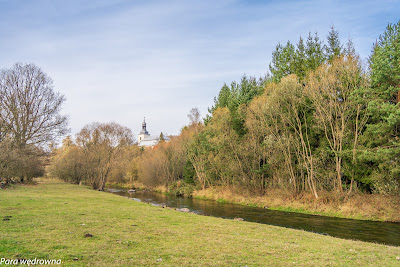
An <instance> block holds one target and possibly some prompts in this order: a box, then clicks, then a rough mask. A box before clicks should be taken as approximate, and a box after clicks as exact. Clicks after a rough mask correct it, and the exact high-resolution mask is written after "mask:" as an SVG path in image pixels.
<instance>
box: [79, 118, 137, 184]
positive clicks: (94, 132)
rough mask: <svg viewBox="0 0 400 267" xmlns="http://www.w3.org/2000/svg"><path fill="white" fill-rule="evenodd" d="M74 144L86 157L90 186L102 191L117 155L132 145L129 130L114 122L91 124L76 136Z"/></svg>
mask: <svg viewBox="0 0 400 267" xmlns="http://www.w3.org/2000/svg"><path fill="white" fill-rule="evenodd" d="M76 142H77V144H78V146H80V147H81V148H83V151H84V153H85V155H86V160H87V161H88V162H87V168H88V172H87V176H88V177H87V178H88V180H89V181H90V184H91V185H92V187H93V188H94V189H98V190H101V191H102V190H104V187H105V184H106V181H107V178H108V176H109V174H110V171H111V169H112V167H113V165H114V164H115V161H116V159H117V156H118V154H119V153H120V152H121V151H122V149H123V148H124V147H126V146H129V145H131V144H132V143H133V136H132V131H131V130H130V129H129V128H127V127H124V126H122V125H119V124H117V123H115V122H111V123H92V124H89V125H86V126H85V127H84V128H83V129H82V130H81V131H80V132H79V133H78V134H77V137H76ZM89 169H90V170H91V171H89Z"/></svg>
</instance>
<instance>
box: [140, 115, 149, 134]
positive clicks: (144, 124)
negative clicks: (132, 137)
mask: <svg viewBox="0 0 400 267" xmlns="http://www.w3.org/2000/svg"><path fill="white" fill-rule="evenodd" d="M140 133H141V134H146V135H147V134H149V133H148V132H147V130H146V117H144V118H143V123H142V131H141V132H140Z"/></svg>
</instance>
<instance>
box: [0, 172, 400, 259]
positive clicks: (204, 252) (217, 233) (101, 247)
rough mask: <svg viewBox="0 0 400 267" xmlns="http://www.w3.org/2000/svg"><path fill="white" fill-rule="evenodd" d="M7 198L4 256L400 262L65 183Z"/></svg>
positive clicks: (355, 245) (356, 244)
mask: <svg viewBox="0 0 400 267" xmlns="http://www.w3.org/2000/svg"><path fill="white" fill-rule="evenodd" d="M0 196H1V197H0V210H1V211H2V214H1V216H2V218H1V220H0V232H1V237H2V238H1V240H0V258H6V259H34V258H38V259H55V260H57V259H61V260H62V262H63V265H75V266H86V265H99V266H110V265H112V266H115V265H117V266H118V265H179V266H182V265H221V266H227V265H229V266H231V265H248V266H257V265H278V266H282V265H285V266H286V265H328V264H332V265H359V266H361V265H362V266H364V265H368V264H371V265H386V266H387V265H389V266H390V265H397V264H399V263H400V247H392V246H385V245H378V244H372V243H365V242H360V241H351V240H342V239H338V238H333V237H329V236H323V235H319V234H314V233H309V232H304V231H299V230H293V229H286V228H281V227H275V226H269V225H263V224H256V223H250V222H241V221H234V220H225V219H220V218H213V217H206V216H199V215H195V214H190V213H181V212H177V211H175V210H171V209H164V208H161V207H154V206H152V205H149V204H145V203H140V202H136V201H132V200H129V199H127V198H123V197H120V196H116V195H112V194H108V193H104V192H98V191H94V190H91V189H89V188H88V187H85V186H78V185H71V184H65V183H63V182H60V181H58V180H50V179H42V180H39V183H38V185H29V186H15V187H12V188H9V189H4V190H1V191H0ZM397 258H399V259H397Z"/></svg>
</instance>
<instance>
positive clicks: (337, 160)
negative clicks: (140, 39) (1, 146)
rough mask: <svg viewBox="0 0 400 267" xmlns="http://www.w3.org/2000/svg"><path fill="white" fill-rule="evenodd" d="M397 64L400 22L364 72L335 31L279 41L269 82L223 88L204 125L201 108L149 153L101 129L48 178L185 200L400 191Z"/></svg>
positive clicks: (66, 149) (80, 138) (61, 157)
mask: <svg viewBox="0 0 400 267" xmlns="http://www.w3.org/2000/svg"><path fill="white" fill-rule="evenodd" d="M399 62H400V22H399V23H397V24H394V25H392V24H389V25H388V27H387V29H386V31H385V32H384V33H383V34H382V35H381V36H380V37H379V39H378V41H377V42H376V43H375V44H374V46H373V51H372V54H371V56H370V58H369V62H368V63H369V68H368V69H367V70H365V69H363V67H362V64H361V62H360V59H359V57H358V56H357V53H356V51H355V49H354V46H353V44H352V42H351V40H349V41H348V42H347V44H346V45H342V44H341V43H340V39H339V33H338V32H337V30H335V28H334V27H332V28H331V30H330V32H329V34H328V36H327V38H326V44H324V42H323V41H321V40H320V38H319V37H318V34H317V33H315V34H311V33H310V34H309V36H308V38H307V40H306V41H304V40H303V39H302V38H301V37H300V39H299V42H298V43H297V44H296V46H294V45H293V44H291V43H290V42H287V44H286V45H285V46H282V45H281V44H278V45H277V47H276V49H275V51H274V52H273V55H272V62H271V64H270V65H269V68H270V75H267V76H266V77H262V78H259V79H258V78H255V77H247V76H243V77H242V79H241V80H240V81H239V82H233V83H231V84H230V86H228V85H226V84H224V85H223V86H222V88H221V90H220V92H219V94H218V96H217V97H216V98H215V100H214V105H213V106H212V107H211V108H210V109H209V114H208V115H207V116H206V118H205V119H204V122H201V121H200V114H199V112H198V110H197V109H192V110H191V112H190V114H189V119H190V123H189V125H188V126H185V127H184V128H183V129H182V130H181V133H180V135H179V136H176V137H172V138H171V141H170V142H165V141H163V140H161V142H160V143H159V144H158V145H157V146H156V147H154V148H152V149H144V150H143V149H139V148H138V147H137V146H136V145H132V140H131V139H130V138H128V137H127V136H129V134H128V135H127V136H125V137H124V138H126V139H124V140H125V141H123V142H122V141H121V142H115V143H114V144H113V145H111V142H108V141H107V142H105V143H104V144H103V142H104V141H100V139H101V138H100V139H99V140H97V139H96V138H97V137H95V136H98V135H101V134H100V132H101V131H102V130H100V129H99V130H98V131H99V132H96V131H95V129H97V127H98V126H99V125H98V124H96V125H92V126H90V127H86V128H84V129H83V130H82V131H81V132H80V133H79V134H78V135H77V136H76V138H75V141H74V142H73V141H71V140H70V139H66V140H65V141H64V145H63V147H62V148H60V149H57V150H55V151H54V156H53V158H52V164H51V166H50V171H51V173H52V174H54V175H57V176H58V177H61V178H63V179H66V180H69V181H71V182H75V183H79V182H81V181H85V182H86V183H90V184H92V186H93V187H94V188H96V189H103V188H104V184H105V181H106V180H107V179H109V181H117V182H125V183H141V184H144V185H145V186H148V187H153V188H154V187H157V186H167V187H169V189H170V191H172V192H175V193H177V194H190V191H191V190H193V189H194V188H199V189H204V188H207V187H210V186H237V187H240V188H246V189H248V190H251V191H253V192H256V193H261V194H263V193H265V192H267V191H268V189H270V188H284V189H286V190H288V191H291V192H292V193H293V194H299V193H302V192H309V193H311V194H312V195H313V196H314V197H315V198H316V199H318V198H319V197H320V195H321V192H322V191H328V192H332V193H335V194H339V195H342V196H344V195H346V194H347V195H349V194H351V193H352V192H355V191H363V192H369V193H380V194H392V195H399V194H400V164H399V160H400V146H399V130H400V104H399V100H400V69H399V68H400V67H399V66H400V64H399ZM114 126H116V125H114ZM125 132H126V133H127V132H128V130H127V129H125ZM94 133H95V134H94ZM107 136H109V135H107ZM117 139H118V138H117ZM96 140H97V141H96ZM118 140H119V139H118ZM100 151H101V152H100ZM111 151H112V152H111ZM117 158H118V160H117ZM107 160H110V161H107ZM116 162H121V163H119V164H118V166H117V165H116ZM93 179H95V180H96V181H94V180H93Z"/></svg>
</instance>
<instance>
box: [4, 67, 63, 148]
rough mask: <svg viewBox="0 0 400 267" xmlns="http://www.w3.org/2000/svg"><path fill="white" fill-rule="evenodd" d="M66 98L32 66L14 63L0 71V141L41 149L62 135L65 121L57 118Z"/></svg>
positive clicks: (37, 68) (61, 117) (42, 73)
mask: <svg viewBox="0 0 400 267" xmlns="http://www.w3.org/2000/svg"><path fill="white" fill-rule="evenodd" d="M64 101H65V97H64V96H63V95H61V94H59V93H57V92H54V90H53V81H52V80H51V78H50V77H49V76H47V75H46V74H45V73H44V72H43V71H42V70H41V69H40V68H39V67H37V66H35V65H34V64H26V65H23V64H20V63H17V64H15V65H14V67H13V68H11V69H3V70H1V71H0V130H1V132H2V133H1V134H0V137H1V136H3V137H4V135H8V136H10V137H11V138H12V139H13V140H14V141H15V143H16V144H17V145H18V146H19V147H24V146H25V145H27V144H35V145H44V144H46V143H48V142H50V141H53V140H54V139H55V138H56V137H58V136H60V135H64V134H65V133H66V132H67V131H68V129H67V123H68V122H67V117H66V116H64V115H61V114H60V111H61V105H62V104H63V103H64Z"/></svg>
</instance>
